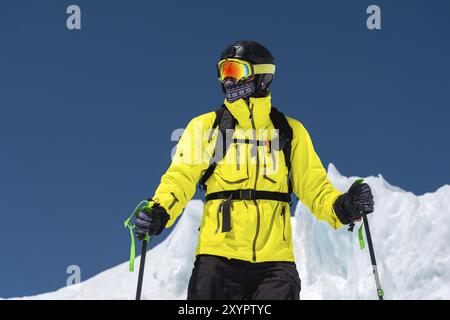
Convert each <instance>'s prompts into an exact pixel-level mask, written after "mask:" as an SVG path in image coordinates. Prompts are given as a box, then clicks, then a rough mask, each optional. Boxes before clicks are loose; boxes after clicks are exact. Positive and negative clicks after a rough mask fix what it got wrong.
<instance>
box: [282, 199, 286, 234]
mask: <svg viewBox="0 0 450 320" xmlns="http://www.w3.org/2000/svg"><path fill="white" fill-rule="evenodd" d="M281 216H282V217H283V240H284V241H286V235H285V230H286V207H285V206H284V205H283V206H282V207H281Z"/></svg>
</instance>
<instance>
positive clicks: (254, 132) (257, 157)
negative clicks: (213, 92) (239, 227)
mask: <svg viewBox="0 0 450 320" xmlns="http://www.w3.org/2000/svg"><path fill="white" fill-rule="evenodd" d="M247 107H248V108H249V111H250V120H251V123H252V127H253V135H254V136H253V137H254V140H255V141H256V138H257V137H256V126H255V119H254V118H253V104H252V105H251V107H250V106H249V105H247ZM254 147H255V148H256V177H255V185H254V188H253V189H254V190H256V185H257V183H258V175H259V152H258V146H257V144H255V146H254ZM253 203H254V204H255V207H256V233H255V237H254V238H253V246H252V252H253V256H252V259H253V261H256V241H257V240H258V236H259V229H260V224H261V213H260V212H259V207H258V203H257V202H256V199H253Z"/></svg>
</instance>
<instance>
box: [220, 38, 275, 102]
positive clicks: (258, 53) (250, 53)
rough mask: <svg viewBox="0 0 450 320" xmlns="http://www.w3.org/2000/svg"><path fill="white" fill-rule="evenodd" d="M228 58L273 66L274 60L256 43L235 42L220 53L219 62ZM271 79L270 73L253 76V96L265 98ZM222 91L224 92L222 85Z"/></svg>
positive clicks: (266, 50)
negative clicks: (254, 85)
mask: <svg viewBox="0 0 450 320" xmlns="http://www.w3.org/2000/svg"><path fill="white" fill-rule="evenodd" d="M229 58H234V59H242V60H245V61H248V62H250V63H252V64H275V58H274V57H273V56H272V54H271V53H270V51H269V50H268V49H267V48H266V47H264V46H263V45H262V44H260V43H258V42H256V41H237V42H234V43H233V44H231V45H229V46H228V47H227V48H226V49H225V50H224V51H223V52H222V54H221V56H220V60H223V59H229ZM220 60H219V61H220ZM272 79H273V74H270V73H263V74H257V75H255V81H256V91H255V93H254V94H253V96H255V97H264V96H266V95H267V93H268V92H267V91H268V90H267V89H268V88H269V86H270V83H271V82H272ZM222 91H224V92H225V90H224V87H223V85H222Z"/></svg>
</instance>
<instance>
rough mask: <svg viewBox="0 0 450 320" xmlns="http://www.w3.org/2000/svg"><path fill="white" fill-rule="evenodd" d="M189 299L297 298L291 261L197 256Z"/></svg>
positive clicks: (296, 273)
mask: <svg viewBox="0 0 450 320" xmlns="http://www.w3.org/2000/svg"><path fill="white" fill-rule="evenodd" d="M187 299H188V300H299V299H300V278H299V275H298V272H297V268H296V266H295V263H294V262H260V263H251V262H248V261H242V260H236V259H228V258H224V257H219V256H213V255H198V256H197V258H196V261H195V265H194V269H193V270H192V275H191V279H190V280H189V287H188V296H187Z"/></svg>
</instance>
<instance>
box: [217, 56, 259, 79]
mask: <svg viewBox="0 0 450 320" xmlns="http://www.w3.org/2000/svg"><path fill="white" fill-rule="evenodd" d="M218 68H219V77H220V81H223V80H225V79H226V78H230V77H231V78H234V79H235V80H236V81H239V80H242V79H245V78H248V77H249V76H251V75H252V70H251V66H250V64H248V63H244V62H240V61H236V60H224V61H221V62H219V65H218Z"/></svg>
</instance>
